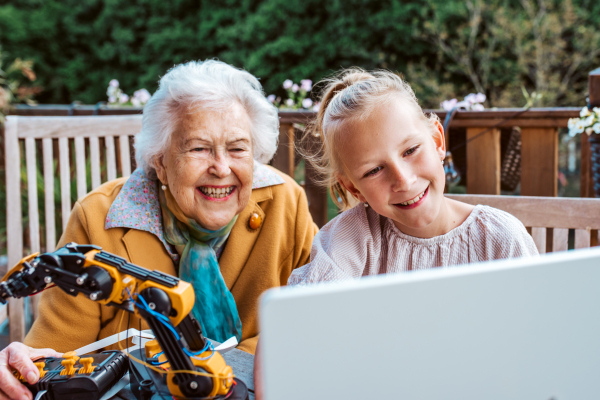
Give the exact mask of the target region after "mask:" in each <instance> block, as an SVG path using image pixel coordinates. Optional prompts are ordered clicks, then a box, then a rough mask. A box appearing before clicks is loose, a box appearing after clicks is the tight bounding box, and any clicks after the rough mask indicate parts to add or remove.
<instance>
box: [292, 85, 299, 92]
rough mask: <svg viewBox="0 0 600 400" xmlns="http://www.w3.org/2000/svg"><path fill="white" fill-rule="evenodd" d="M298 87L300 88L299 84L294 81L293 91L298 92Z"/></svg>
mask: <svg viewBox="0 0 600 400" xmlns="http://www.w3.org/2000/svg"><path fill="white" fill-rule="evenodd" d="M298 89H299V86H298V85H297V84H295V83H294V84H293V85H292V92H294V93H296V92H297V91H298Z"/></svg>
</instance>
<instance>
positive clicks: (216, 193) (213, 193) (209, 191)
mask: <svg viewBox="0 0 600 400" xmlns="http://www.w3.org/2000/svg"><path fill="white" fill-rule="evenodd" d="M233 189H235V186H229V187H227V188H213V187H206V186H200V191H201V192H202V193H204V194H205V195H207V196H208V197H212V198H214V199H222V198H223V197H227V196H229V195H230V194H231V192H233Z"/></svg>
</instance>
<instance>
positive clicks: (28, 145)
mask: <svg viewBox="0 0 600 400" xmlns="http://www.w3.org/2000/svg"><path fill="white" fill-rule="evenodd" d="M25 163H26V166H27V203H28V205H29V245H30V246H31V248H30V250H31V252H32V253H37V252H38V251H40V213H39V211H38V192H37V163H36V157H35V139H33V138H27V139H25Z"/></svg>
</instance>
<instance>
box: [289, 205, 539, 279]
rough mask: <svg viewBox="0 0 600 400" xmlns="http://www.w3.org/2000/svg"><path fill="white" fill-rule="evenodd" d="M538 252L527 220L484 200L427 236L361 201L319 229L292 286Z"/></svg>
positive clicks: (529, 254) (293, 277) (523, 255)
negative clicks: (458, 219) (445, 228)
mask: <svg viewBox="0 0 600 400" xmlns="http://www.w3.org/2000/svg"><path fill="white" fill-rule="evenodd" d="M537 254H538V251H537V248H536V246H535V243H534V242H533V239H532V238H531V236H530V235H529V234H528V233H527V230H526V229H525V227H524V226H523V224H522V223H521V222H520V221H519V220H518V219H517V218H515V217H513V216H512V215H510V214H508V213H506V212H504V211H501V210H498V209H496V208H492V207H488V206H483V205H478V206H476V207H475V208H474V209H473V211H471V214H470V215H469V217H468V218H467V219H466V220H465V221H464V222H463V223H462V224H461V225H459V226H458V227H456V228H454V229H453V230H451V231H450V232H448V233H446V234H445V235H441V236H436V237H433V238H430V239H422V238H416V237H413V236H409V235H406V234H404V233H402V232H401V231H400V230H399V229H398V228H397V227H396V226H395V225H394V223H393V222H392V221H391V220H390V219H388V218H386V217H382V216H381V215H379V214H377V213H376V212H375V211H373V209H371V208H370V207H369V208H365V207H363V206H362V204H360V205H358V206H356V207H354V208H352V209H351V210H348V211H346V212H344V213H342V214H340V215H339V216H337V217H336V218H334V219H333V220H331V221H330V222H329V223H328V224H327V225H325V226H324V227H323V229H321V230H320V231H319V233H318V234H317V235H316V236H315V238H314V240H313V245H312V250H311V255H310V263H309V264H306V265H305V266H303V267H301V268H298V269H296V270H294V271H293V272H292V275H291V276H290V278H289V280H288V285H298V284H309V283H316V282H323V281H334V280H344V279H352V278H360V277H362V276H367V275H377V274H385V273H395V272H402V271H410V270H418V269H427V268H433V267H447V266H451V265H459V264H467V263H474V262H478V261H488V260H497V259H502V258H513V257H525V256H533V255H537Z"/></svg>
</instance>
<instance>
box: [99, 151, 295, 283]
mask: <svg viewBox="0 0 600 400" xmlns="http://www.w3.org/2000/svg"><path fill="white" fill-rule="evenodd" d="M282 183H285V181H284V180H283V178H282V177H281V176H280V175H279V174H277V173H276V172H275V171H274V170H273V169H271V168H269V167H267V166H266V165H264V164H260V163H259V162H257V161H255V162H254V173H253V176H252V195H251V196H250V201H249V203H248V206H246V208H245V209H244V210H243V211H242V213H241V214H240V216H239V217H238V222H237V223H236V226H237V225H240V222H242V221H243V223H244V224H246V223H247V221H245V219H248V218H250V217H249V216H250V215H251V214H252V211H248V210H255V209H256V207H258V204H257V203H259V202H261V201H264V200H267V199H269V198H271V197H272V194H271V189H270V186H274V185H280V184H282ZM158 190H159V189H158V181H155V180H151V179H149V178H147V177H146V175H145V174H144V172H143V171H142V169H140V168H138V169H136V170H135V171H134V172H133V173H132V174H131V176H130V177H129V179H128V180H127V181H126V182H125V184H124V185H123V187H122V188H121V191H120V192H119V194H118V195H117V197H116V199H115V201H114V202H113V203H112V205H111V206H110V209H109V210H108V214H107V216H106V220H105V223H104V229H110V228H131V229H137V230H141V231H146V232H150V233H152V234H153V235H155V236H156V237H158V239H160V241H161V242H162V244H163V245H164V246H165V248H166V249H167V251H168V252H169V255H170V256H171V258H172V259H173V261H175V262H176V261H178V259H179V255H178V254H177V253H176V252H174V251H173V249H171V246H170V245H169V244H168V243H167V241H166V240H165V237H164V234H163V227H162V213H161V210H160V203H159V201H158ZM258 208H260V207H258ZM247 212H249V214H248V216H247V217H246V215H245V214H246V213H247ZM259 214H260V215H261V216H262V217H263V219H264V213H263V212H262V210H260V213H259ZM235 231H236V229H235V226H234V229H233V230H232V233H233V232H235ZM240 233H241V232H240ZM229 241H231V239H229ZM234 241H235V240H234ZM242 265H243V263H242ZM225 282H226V283H229V282H228V280H227V279H225ZM228 286H229V285H228Z"/></svg>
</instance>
